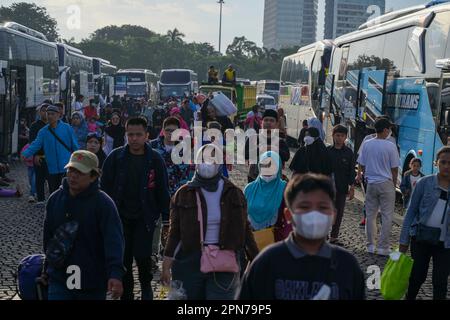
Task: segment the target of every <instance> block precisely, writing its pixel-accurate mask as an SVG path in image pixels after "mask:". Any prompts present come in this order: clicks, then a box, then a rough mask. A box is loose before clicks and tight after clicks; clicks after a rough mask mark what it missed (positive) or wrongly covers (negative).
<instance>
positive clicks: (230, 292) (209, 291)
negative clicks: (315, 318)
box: [161, 144, 258, 300]
mask: <svg viewBox="0 0 450 320" xmlns="http://www.w3.org/2000/svg"><path fill="white" fill-rule="evenodd" d="M222 157H223V152H222V151H221V150H220V148H219V147H218V146H216V145H214V144H208V145H205V146H203V147H201V148H200V150H199V151H198V153H197V155H196V162H197V164H196V171H195V175H194V177H193V179H192V181H190V182H189V183H187V184H186V185H184V186H183V187H181V188H180V190H178V191H177V193H176V194H175V196H173V197H172V202H171V208H170V211H171V212H170V229H169V236H168V240H167V244H166V248H165V251H164V261H163V270H162V275H161V282H162V283H163V285H166V286H167V285H169V284H170V280H171V278H173V280H179V281H181V282H182V283H183V288H184V289H185V290H186V295H187V299H188V300H231V299H233V298H234V296H235V293H236V290H237V287H238V284H239V271H238V272H205V273H204V272H202V271H201V270H202V269H201V261H200V260H201V256H202V250H203V249H204V248H203V247H204V246H208V247H211V246H217V247H219V248H220V250H228V251H234V253H235V256H236V257H238V256H239V255H240V254H241V253H242V252H243V251H245V253H246V254H247V258H248V259H249V260H250V261H251V260H253V259H254V258H255V257H256V255H257V254H258V248H257V246H256V243H255V240H254V238H253V234H252V232H251V230H250V225H249V222H248V220H247V205H246V201H245V197H244V194H243V193H242V191H241V190H240V189H239V188H238V187H236V186H235V185H234V184H233V183H232V182H231V181H229V180H228V179H226V178H224V177H223V176H222V168H221V166H222V164H220V163H221V162H222ZM199 202H200V203H199ZM199 206H200V208H199ZM199 209H200V212H201V214H202V219H203V230H204V232H203V239H204V240H203V243H201V240H200V239H201V236H200V232H201V231H200V230H201V228H200V224H199V219H198V213H199V211H198V210H199ZM236 260H237V259H236ZM241 268H245V266H241Z"/></svg>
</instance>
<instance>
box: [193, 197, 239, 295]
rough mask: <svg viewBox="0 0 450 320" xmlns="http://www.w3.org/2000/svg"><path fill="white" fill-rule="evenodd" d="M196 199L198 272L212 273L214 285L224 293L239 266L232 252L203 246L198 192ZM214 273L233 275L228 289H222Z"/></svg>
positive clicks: (232, 282)
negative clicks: (199, 247)
mask: <svg viewBox="0 0 450 320" xmlns="http://www.w3.org/2000/svg"><path fill="white" fill-rule="evenodd" d="M195 195H196V198H197V217H198V222H199V223H200V244H201V250H202V256H201V258H200V271H201V272H202V273H213V275H214V281H215V282H216V285H217V286H218V287H219V288H221V289H222V290H224V291H229V290H230V289H231V287H232V286H233V284H234V282H235V279H236V275H237V274H238V273H239V265H238V264H237V259H236V253H235V252H233V251H232V250H220V248H219V247H217V246H214V245H208V246H206V247H205V245H204V236H203V214H202V203H201V201H200V196H199V194H198V192H196V193H195ZM216 272H230V273H234V277H233V280H232V281H231V283H230V285H229V286H228V288H224V287H222V286H221V285H220V284H219V283H218V282H217V280H216Z"/></svg>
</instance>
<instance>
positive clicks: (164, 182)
mask: <svg viewBox="0 0 450 320" xmlns="http://www.w3.org/2000/svg"><path fill="white" fill-rule="evenodd" d="M129 155H130V151H129V147H128V145H126V146H124V147H120V148H117V149H115V150H114V151H113V152H111V154H110V155H109V156H108V157H107V158H106V160H105V162H104V164H103V170H102V171H103V174H102V178H101V187H102V189H103V190H104V191H105V192H106V193H107V194H108V195H109V196H110V197H111V198H112V199H113V200H114V202H115V203H116V205H117V207H118V208H120V207H121V203H122V201H126V199H124V198H123V195H124V188H125V184H126V177H127V170H128V169H127V165H126V163H127V162H128V157H129ZM145 156H146V162H145V167H144V170H143V171H142V180H141V185H140V187H139V190H141V192H140V195H139V197H140V201H141V202H142V208H143V211H144V220H145V223H146V226H147V229H150V228H153V227H154V226H155V222H156V221H157V220H158V219H159V217H160V216H162V220H163V222H164V223H168V222H169V205H170V193H169V183H168V176H167V169H166V165H165V163H164V160H163V158H162V157H161V156H160V155H159V153H158V152H157V151H155V150H153V149H152V148H151V146H150V145H149V144H145Z"/></svg>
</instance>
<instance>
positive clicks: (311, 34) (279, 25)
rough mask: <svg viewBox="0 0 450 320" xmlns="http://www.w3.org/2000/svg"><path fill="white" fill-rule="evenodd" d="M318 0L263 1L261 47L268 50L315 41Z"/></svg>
mask: <svg viewBox="0 0 450 320" xmlns="http://www.w3.org/2000/svg"><path fill="white" fill-rule="evenodd" d="M318 1H319V0H265V3H264V31H263V45H264V47H266V48H268V49H272V48H274V49H280V48H284V47H293V46H304V45H307V44H310V43H312V42H315V41H316V31H317V11H318Z"/></svg>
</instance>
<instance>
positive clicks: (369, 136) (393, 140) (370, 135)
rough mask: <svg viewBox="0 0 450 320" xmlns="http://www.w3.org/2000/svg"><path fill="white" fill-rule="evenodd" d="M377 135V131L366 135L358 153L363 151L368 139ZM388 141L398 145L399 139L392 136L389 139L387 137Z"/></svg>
mask: <svg viewBox="0 0 450 320" xmlns="http://www.w3.org/2000/svg"><path fill="white" fill-rule="evenodd" d="M376 137H377V134H376V133H374V134H369V135H367V136H365V138H364V140H363V141H362V142H361V145H360V146H359V150H358V154H361V152H362V150H363V146H364V144H365V143H366V142H367V141H369V140H372V139H375V138H376ZM386 141H390V142H392V143H393V144H394V145H397V141H396V140H395V138H394V137H393V136H390V137H389V139H386Z"/></svg>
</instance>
